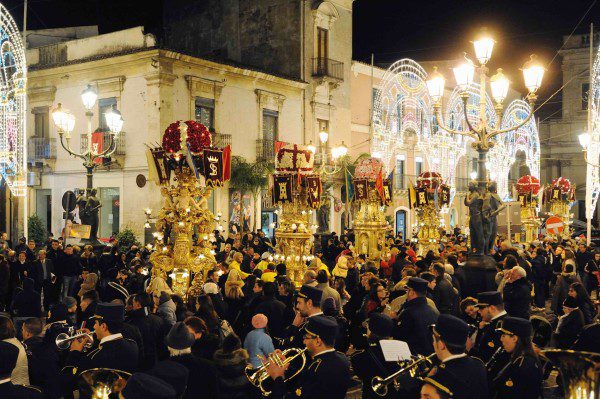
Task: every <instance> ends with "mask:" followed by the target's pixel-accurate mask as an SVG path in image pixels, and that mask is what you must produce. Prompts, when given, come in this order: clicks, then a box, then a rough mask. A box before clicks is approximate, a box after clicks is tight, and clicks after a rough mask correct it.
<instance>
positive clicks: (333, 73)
mask: <svg viewBox="0 0 600 399" xmlns="http://www.w3.org/2000/svg"><path fill="white" fill-rule="evenodd" d="M312 65H313V67H312V76H314V77H329V78H332V79H335V80H340V81H342V80H344V63H343V62H341V61H336V60H332V59H331V58H323V57H318V58H313V59H312Z"/></svg>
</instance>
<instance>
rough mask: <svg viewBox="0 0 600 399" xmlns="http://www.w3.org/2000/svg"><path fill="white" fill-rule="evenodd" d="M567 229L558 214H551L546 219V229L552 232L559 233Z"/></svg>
mask: <svg viewBox="0 0 600 399" xmlns="http://www.w3.org/2000/svg"><path fill="white" fill-rule="evenodd" d="M564 229H565V224H564V223H563V221H562V219H561V218H559V217H558V216H550V217H549V218H548V219H547V220H546V230H547V231H548V233H550V234H554V235H559V234H560V233H562V231H563V230H564Z"/></svg>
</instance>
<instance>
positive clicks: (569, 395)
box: [541, 349, 600, 399]
mask: <svg viewBox="0 0 600 399" xmlns="http://www.w3.org/2000/svg"><path fill="white" fill-rule="evenodd" d="M541 356H542V358H544V359H547V360H548V361H550V362H551V363H552V364H554V365H555V366H557V367H558V368H559V370H560V375H561V378H562V381H563V390H564V394H565V395H564V398H565V399H579V398H598V395H600V382H599V379H598V377H599V374H600V353H591V352H577V351H573V350H563V349H547V350H544V351H542V354H541Z"/></svg>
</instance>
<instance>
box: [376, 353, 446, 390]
mask: <svg viewBox="0 0 600 399" xmlns="http://www.w3.org/2000/svg"><path fill="white" fill-rule="evenodd" d="M434 358H435V353H432V354H431V355H429V356H423V355H417V357H416V358H415V359H414V360H411V361H407V362H404V364H403V366H402V367H401V368H400V370H398V371H396V372H394V373H392V374H390V375H389V376H387V377H385V378H383V377H373V379H372V380H371V388H373V392H375V393H376V394H377V395H379V396H385V395H387V393H388V385H390V384H392V383H393V384H394V388H395V389H396V390H398V389H400V384H398V382H397V381H396V380H397V379H398V377H400V376H401V375H403V374H405V373H409V375H410V376H411V377H412V378H415V377H421V375H422V374H423V375H424V374H427V372H429V370H430V369H431V366H433V359H434ZM422 365H426V366H427V368H426V370H425V371H422V370H419V368H420V367H421V366H422Z"/></svg>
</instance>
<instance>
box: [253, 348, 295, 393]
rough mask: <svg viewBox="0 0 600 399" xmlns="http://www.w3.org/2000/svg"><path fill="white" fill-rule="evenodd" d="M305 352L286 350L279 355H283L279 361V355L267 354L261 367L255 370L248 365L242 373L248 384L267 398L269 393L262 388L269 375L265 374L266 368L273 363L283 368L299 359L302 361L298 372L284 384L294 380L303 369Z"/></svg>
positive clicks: (292, 349) (293, 349)
mask: <svg viewBox="0 0 600 399" xmlns="http://www.w3.org/2000/svg"><path fill="white" fill-rule="evenodd" d="M305 352H306V348H304V349H298V348H289V349H286V350H284V351H283V352H281V355H283V356H284V357H285V358H284V359H283V360H282V359H281V357H280V355H279V354H277V353H275V352H273V353H271V354H269V356H268V361H266V362H265V363H264V364H263V365H262V366H260V367H259V368H257V369H255V368H253V367H252V365H250V364H249V365H248V366H246V369H245V370H244V372H245V373H246V377H247V378H248V380H249V381H250V383H251V384H252V385H254V386H255V387H257V388H259V389H260V391H261V392H262V394H263V396H269V395H270V394H271V391H268V390H267V388H266V387H265V386H264V383H265V381H266V380H267V378H269V373H268V372H267V367H268V366H269V365H270V364H271V363H275V364H276V365H278V366H285V365H286V364H290V363H291V362H292V361H293V360H295V359H297V358H300V359H301V360H302V365H301V366H300V367H299V368H298V370H296V371H295V372H294V374H292V375H291V376H289V377H287V378H286V379H285V382H288V381H289V380H291V379H292V378H294V377H296V376H297V375H298V374H300V372H302V370H303V369H304V366H306V353H305ZM288 355H289V357H288Z"/></svg>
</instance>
